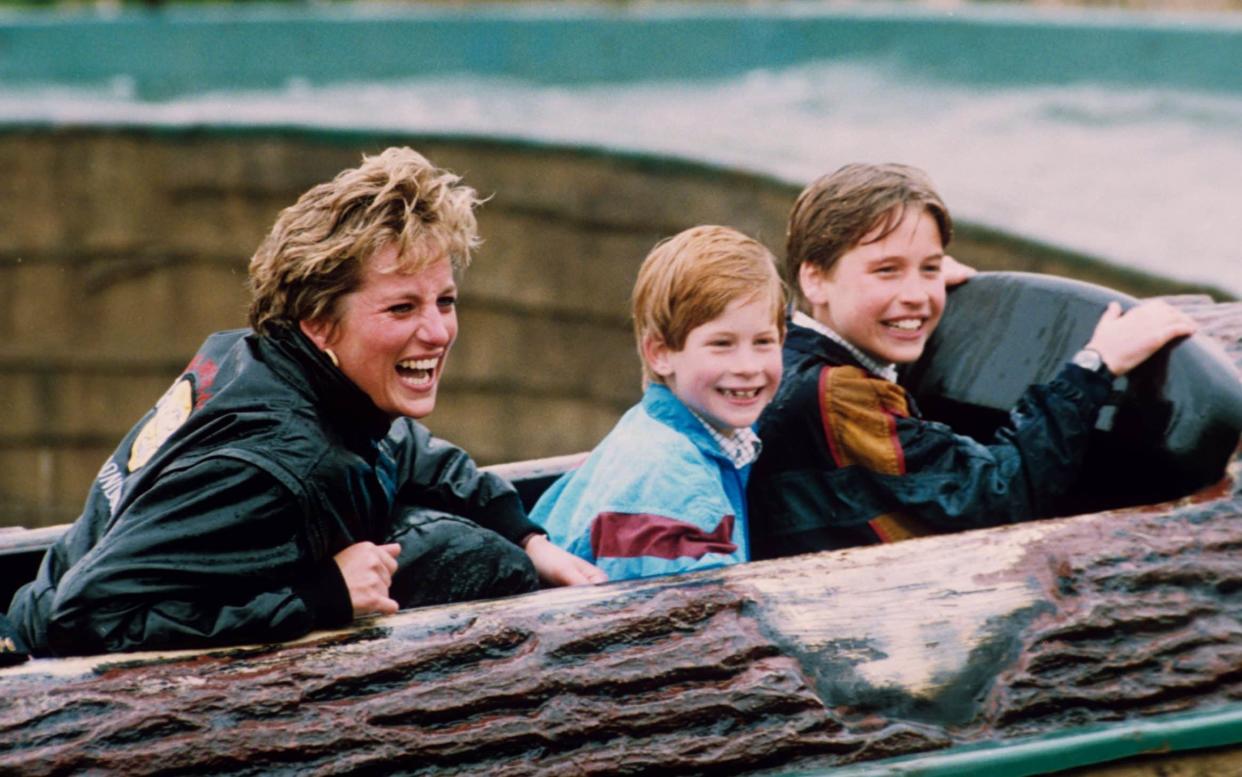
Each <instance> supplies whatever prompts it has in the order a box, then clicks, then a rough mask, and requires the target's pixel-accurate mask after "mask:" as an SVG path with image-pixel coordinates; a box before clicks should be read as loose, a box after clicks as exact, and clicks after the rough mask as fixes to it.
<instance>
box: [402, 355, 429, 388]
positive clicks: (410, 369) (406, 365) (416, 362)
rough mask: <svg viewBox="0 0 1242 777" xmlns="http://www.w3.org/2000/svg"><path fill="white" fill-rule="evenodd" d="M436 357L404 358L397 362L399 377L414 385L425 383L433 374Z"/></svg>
mask: <svg viewBox="0 0 1242 777" xmlns="http://www.w3.org/2000/svg"><path fill="white" fill-rule="evenodd" d="M437 361H439V360H438V359H434V358H432V359H404V360H402V361H399V362H397V371H398V372H399V373H401V377H403V378H405V379H406V380H408V381H410V382H411V383H414V384H416V385H422V384H427V383H430V382H431V379H432V377H433V376H434V375H435V370H436V362H437Z"/></svg>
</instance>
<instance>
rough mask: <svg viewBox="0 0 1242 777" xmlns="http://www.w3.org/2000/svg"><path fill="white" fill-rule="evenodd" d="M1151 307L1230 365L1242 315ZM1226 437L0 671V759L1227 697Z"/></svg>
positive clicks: (329, 756)
mask: <svg viewBox="0 0 1242 777" xmlns="http://www.w3.org/2000/svg"><path fill="white" fill-rule="evenodd" d="M1177 303H1178V304H1180V305H1182V306H1183V307H1185V308H1186V309H1188V310H1189V311H1191V312H1192V314H1193V315H1194V316H1195V317H1196V318H1197V319H1198V320H1199V321H1200V322H1201V325H1202V327H1203V330H1202V331H1204V332H1205V333H1206V334H1208V335H1210V336H1212V337H1214V338H1215V339H1216V340H1217V341H1218V342H1220V343H1221V344H1222V345H1223V346H1224V347H1225V348H1226V350H1227V351H1228V353H1229V355H1230V356H1231V357H1232V358H1233V359H1234V361H1235V363H1242V303H1231V304H1224V305H1218V304H1211V303H1210V302H1209V301H1206V300H1202V299H1198V298H1179V299H1178V300H1177ZM1240 554H1242V452H1240V454H1239V455H1235V457H1234V459H1233V461H1232V463H1231V465H1230V467H1229V471H1228V474H1227V476H1226V478H1225V479H1223V480H1222V481H1221V482H1219V483H1217V484H1216V485H1214V486H1212V487H1210V488H1208V489H1205V490H1204V491H1202V492H1200V493H1198V494H1195V495H1192V496H1190V497H1187V498H1184V499H1181V500H1178V501H1175V502H1169V503H1165V504H1160V505H1153V506H1147V507H1143V508H1138V509H1128V510H1122V511H1112V512H1107V513H1099V514H1094V515H1088V516H1077V517H1074V518H1067V519H1060V520H1053V521H1042V522H1034V523H1028V524H1023V525H1019V526H1014V527H1005V528H1000V529H990V530H983V531H975V532H968V533H962V534H955V535H943V536H937V537H931V538H925V539H921V540H916V541H909V542H904V543H899V544H895V545H885V546H876V547H869V548H859V549H854V550H848V551H841V552H834V553H824V554H816V555H810V556H803V557H798V558H793V559H784V560H780V561H772V562H761V563H755V564H749V565H744V566H740V567H734V568H730V569H726V570H721V571H716V572H708V573H699V574H696V575H690V576H684V577H677V578H662V579H653V580H648V581H633V582H628V583H618V584H610V585H606V586H598V587H588V588H573V589H558V590H552V591H545V592H541V593H538V594H532V595H529V596H525V597H518V598H514V599H508V600H500V601H491V602H482V603H469V604H463V605H455V606H449V607H436V608H428V609H424V610H413V611H408V612H403V613H399V614H397V615H395V616H391V617H387V618H380V619H374V620H371V621H368V622H365V623H363V624H361V625H359V626H358V627H356V628H354V629H352V630H349V631H343V632H335V633H318V634H314V635H311V636H310V637H308V638H306V639H304V640H301V641H299V642H296V643H289V644H283V645H270V646H253V647H247V648H238V649H232V650H223V651H205V652H187V653H178V654H166V655H162V656H157V655H152V654H134V655H125V656H109V657H100V658H95V659H87V660H80V661H33V662H30V663H29V664H27V665H24V666H21V667H15V668H12V669H8V670H4V671H2V672H0V773H21V774H32V775H44V774H47V775H51V774H74V773H80V772H84V771H92V770H95V771H104V772H116V773H124V774H131V775H142V774H155V773H167V772H177V773H195V774H206V773H210V774H271V773H280V772H298V773H308V774H324V775H327V774H343V773H349V774H367V773H376V774H391V773H408V774H424V773H427V774H430V773H436V774H484V773H489V774H506V775H509V774H512V775H553V774H555V775H562V774H582V775H586V774H649V773H678V774H741V773H756V774H762V773H767V772H777V771H788V770H794V769H813V768H820V767H826V766H835V765H843V764H849V763H855V762H859V761H867V760H874V759H882V758H887V757H892V756H898V755H903V754H912V753H918V752H925V751H931V750H935V749H941V748H947V747H951V746H955V745H959V744H966V743H973V742H980V741H985V740H1005V739H1010V738H1015V737H1024V736H1028V735H1035V734H1045V733H1049V732H1053V731H1057V730H1059V729H1062V728H1065V727H1075V726H1081V725H1086V724H1092V723H1106V722H1111V721H1121V720H1129V719H1136V718H1142V717H1145V716H1151V715H1158V714H1163V713H1169V712H1177V711H1187V710H1208V709H1213V708H1216V707H1223V706H1226V705H1231V704H1237V703H1240V702H1242V561H1240V560H1239V558H1240Z"/></svg>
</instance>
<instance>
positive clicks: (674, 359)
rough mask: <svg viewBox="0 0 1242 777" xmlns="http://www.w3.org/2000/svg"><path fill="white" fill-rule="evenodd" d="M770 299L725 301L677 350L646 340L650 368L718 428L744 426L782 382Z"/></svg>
mask: <svg viewBox="0 0 1242 777" xmlns="http://www.w3.org/2000/svg"><path fill="white" fill-rule="evenodd" d="M773 307H774V305H773V302H772V301H771V300H769V299H767V298H766V297H763V296H760V297H757V298H752V299H748V300H747V299H738V300H734V301H733V302H731V303H729V306H728V307H727V308H725V311H724V313H722V314H721V315H720V316H719V317H717V318H714V319H712V320H711V321H708V322H707V323H706V324H701V325H699V326H697V327H695V328H694V329H691V330H690V333H689V334H688V335H686V343H685V345H684V347H682V349H681V350H680V351H674V350H672V349H670V348H668V347H667V346H665V345H664V344H662V343H659V342H658V341H654V340H652V341H649V342H648V343H647V344H646V347H645V349H644V350H645V352H646V356H647V359H648V362H649V364H650V365H651V368H652V370H653V371H654V372H655V373H656V374H657V375H659V376H660V377H661V378H663V379H664V384H665V385H666V386H668V388H669V389H670V390H671V391H672V392H673V393H674V394H676V395H677V398H678V399H680V400H681V401H682V403H683V404H684V405H686V407H688V408H690V409H691V410H693V411H694V412H696V413H698V414H699V415H700V416H702V417H703V419H704V420H706V421H707V422H708V423H710V424H711V425H712V426H714V427H716V428H717V429H719V430H720V431H722V432H725V433H729V432H732V431H733V430H734V429H740V428H743V427H748V426H750V425H751V424H753V423H754V422H755V421H756V420H757V419H758V418H759V413H760V412H761V411H762V410H763V408H764V407H766V406H767V404H768V402H770V401H771V400H772V396H773V395H774V394H775V393H776V387H777V385H778V384H779V383H780V380H781V340H780V332H779V330H778V329H777V326H776V322H775V321H774V320H773Z"/></svg>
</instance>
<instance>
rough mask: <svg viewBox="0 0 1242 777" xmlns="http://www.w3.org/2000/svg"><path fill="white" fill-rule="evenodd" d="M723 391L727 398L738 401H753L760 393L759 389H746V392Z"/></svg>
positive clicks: (738, 390) (736, 390)
mask: <svg viewBox="0 0 1242 777" xmlns="http://www.w3.org/2000/svg"><path fill="white" fill-rule="evenodd" d="M721 391H723V392H724V394H725V396H727V397H734V398H737V399H752V398H754V396H755V395H756V394H758V393H759V389H746V390H745V391H743V390H740V389H721Z"/></svg>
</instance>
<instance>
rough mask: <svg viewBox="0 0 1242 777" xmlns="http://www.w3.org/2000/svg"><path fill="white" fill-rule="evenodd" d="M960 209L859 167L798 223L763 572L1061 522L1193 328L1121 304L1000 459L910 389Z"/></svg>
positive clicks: (763, 523) (799, 209)
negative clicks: (1131, 402)
mask: <svg viewBox="0 0 1242 777" xmlns="http://www.w3.org/2000/svg"><path fill="white" fill-rule="evenodd" d="M952 233H953V223H952V219H951V217H950V215H949V211H948V208H947V207H946V206H945V204H944V202H943V201H942V200H941V198H940V196H939V195H938V194H937V193H936V191H935V189H934V188H933V187H932V184H931V181H930V180H929V179H928V178H927V176H926V175H925V174H923V173H922V172H921V171H919V170H917V169H914V168H911V167H906V166H903V165H847V166H846V167H843V168H841V169H840V170H838V171H836V172H835V173H832V174H831V175H827V176H824V177H822V178H820V179H818V180H816V181H814V182H813V183H811V184H810V185H809V186H808V187H807V188H806V189H805V190H803V192H802V194H801V195H800V196H799V197H798V200H797V202H796V203H795V204H794V208H793V211H792V213H791V214H790V219H789V231H788V236H787V245H786V249H787V256H786V271H787V273H788V277H789V278H790V279H791V282H792V283H795V284H796V286H797V289H798V292H799V295H798V296H799V307H800V308H801V309H800V310H798V311H797V312H795V313H794V314H793V316H792V318H791V321H790V326H789V336H788V338H787V339H786V341H785V346H784V375H783V378H782V385H781V389H780V391H779V392H778V394H777V396H776V398H775V399H774V400H773V402H772V403H771V405H769V407H768V408H767V410H765V411H764V413H763V415H762V417H761V418H760V420H759V424H758V427H757V428H758V431H759V435H760V437H761V439H762V441H763V456H762V457H760V459H759V461H758V462H757V463H756V465H755V470H754V473H753V477H752V479H751V483H750V506H751V516H752V541H753V551H754V557H755V558H769V557H774V556H786V555H791V554H794V553H801V552H808V551H815V550H826V549H832V548H841V547H848V546H852V545H865V544H872V543H876V542H890V541H894V540H900V539H904V538H907V537H911V536H916V535H920V534H926V533H930V532H934V531H944V530H950V529H964V528H971V527H976V526H986V525H994V524H1000V523H1007V522H1013V521H1019V520H1025V519H1029V518H1036V517H1043V516H1046V515H1049V514H1050V510H1051V504H1052V501H1053V499H1054V498H1055V497H1056V496H1057V495H1058V494H1060V493H1061V492H1062V491H1063V490H1064V489H1065V488H1067V487H1068V486H1069V485H1070V484H1072V483H1073V481H1074V479H1075V475H1076V474H1077V472H1078V470H1079V468H1080V467H1081V464H1082V461H1083V458H1084V453H1085V451H1086V447H1087V440H1088V436H1089V434H1090V432H1091V429H1092V428H1093V426H1094V424H1095V420H1096V416H1097V414H1098V412H1099V410H1100V408H1101V407H1102V406H1103V404H1104V403H1105V401H1106V399H1107V398H1108V395H1109V393H1110V390H1111V386H1112V381H1113V378H1114V377H1116V376H1119V375H1123V374H1125V373H1126V372H1128V371H1129V370H1130V369H1132V368H1133V367H1135V366H1137V365H1138V364H1139V363H1141V362H1142V361H1144V360H1145V359H1146V358H1147V357H1148V356H1150V355H1151V354H1153V353H1155V351H1157V350H1158V349H1159V348H1160V347H1161V346H1163V345H1164V344H1165V343H1167V342H1168V341H1169V340H1171V339H1173V338H1175V337H1179V336H1183V335H1187V334H1190V333H1191V332H1192V331H1193V330H1194V324H1193V323H1192V322H1191V321H1190V320H1189V319H1188V318H1187V317H1186V316H1185V315H1184V314H1182V313H1180V312H1178V311H1176V310H1174V309H1173V308H1172V307H1170V306H1168V305H1166V304H1164V303H1160V302H1149V303H1144V304H1143V305H1140V306H1138V307H1136V308H1134V309H1132V310H1130V311H1129V312H1127V313H1126V314H1125V315H1124V316H1123V315H1121V313H1120V308H1119V306H1118V305H1117V304H1116V303H1113V304H1112V305H1110V306H1109V308H1108V310H1107V311H1106V312H1105V313H1104V315H1103V317H1102V318H1101V319H1100V322H1099V324H1098V325H1097V327H1096V330H1095V332H1094V334H1093V335H1092V338H1091V341H1090V342H1088V343H1087V344H1086V345H1085V347H1084V348H1083V350H1082V351H1080V352H1079V353H1078V354H1077V355H1076V356H1075V357H1074V359H1073V360H1072V361H1071V363H1069V364H1067V365H1066V366H1065V367H1064V368H1063V369H1062V370H1061V372H1060V373H1059V374H1058V375H1057V377H1056V378H1055V379H1054V380H1053V381H1052V382H1051V383H1049V384H1047V385H1040V386H1032V387H1031V388H1029V389H1028V390H1027V392H1026V394H1025V395H1024V396H1023V398H1022V400H1021V401H1020V402H1019V404H1018V407H1017V408H1016V409H1015V410H1014V412H1013V413H1012V415H1011V418H1010V421H1011V423H1010V425H1009V426H1007V427H1005V428H1002V429H1001V430H1000V431H999V432H998V433H997V435H996V438H995V439H994V440H992V441H990V443H989V444H986V445H985V444H982V443H979V442H976V441H975V440H973V439H971V438H969V437H965V436H961V435H957V434H955V433H954V432H953V430H951V429H950V428H949V427H947V426H945V425H943V424H938V423H932V422H928V421H925V420H924V419H922V418H921V417H919V414H918V411H917V408H915V406H914V402H913V400H912V399H911V398H910V397H909V396H908V395H907V394H906V392H905V390H904V389H903V388H901V386H899V385H898V384H897V383H896V379H897V366H898V365H901V364H908V363H910V362H913V361H915V360H916V359H918V358H919V356H921V355H922V353H923V347H924V345H925V344H926V342H927V338H928V337H929V336H930V335H931V333H932V332H933V331H934V330H935V328H936V325H937V324H938V323H939V322H940V317H941V314H942V313H943V311H944V305H945V277H944V270H945V269H946V268H947V267H948V266H949V263H950V261H951V260H949V259H948V257H946V256H945V253H944V249H945V246H946V245H947V244H948V242H949V240H950V238H951V237H952Z"/></svg>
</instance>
